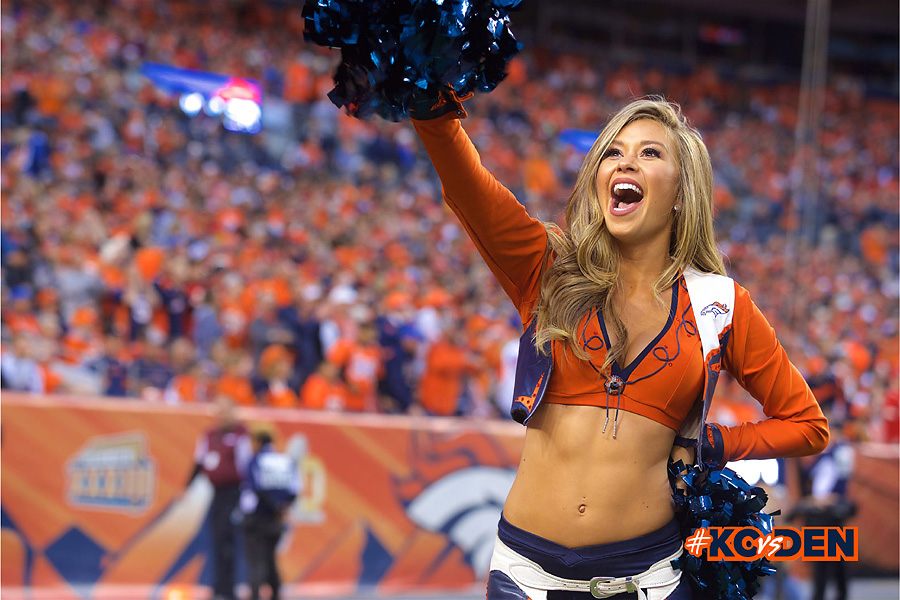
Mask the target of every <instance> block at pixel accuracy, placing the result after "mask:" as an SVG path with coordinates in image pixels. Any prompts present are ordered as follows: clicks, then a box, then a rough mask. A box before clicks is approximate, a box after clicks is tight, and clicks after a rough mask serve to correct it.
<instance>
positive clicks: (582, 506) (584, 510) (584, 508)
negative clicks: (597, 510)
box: [578, 504, 587, 514]
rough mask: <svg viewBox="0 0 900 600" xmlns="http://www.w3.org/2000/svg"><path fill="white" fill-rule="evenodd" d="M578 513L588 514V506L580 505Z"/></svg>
mask: <svg viewBox="0 0 900 600" xmlns="http://www.w3.org/2000/svg"><path fill="white" fill-rule="evenodd" d="M578 512H579V513H581V514H584V513H585V512H587V505H586V504H579V505H578Z"/></svg>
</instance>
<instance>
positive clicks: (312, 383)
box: [300, 361, 348, 411]
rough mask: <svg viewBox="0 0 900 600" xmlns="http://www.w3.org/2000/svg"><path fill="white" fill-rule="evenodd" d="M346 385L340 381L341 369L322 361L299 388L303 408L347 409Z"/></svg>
mask: <svg viewBox="0 0 900 600" xmlns="http://www.w3.org/2000/svg"><path fill="white" fill-rule="evenodd" d="M347 396H348V392H347V386H346V385H345V384H344V382H343V381H341V369H340V367H338V366H337V365H336V364H334V363H332V362H329V361H324V362H323V363H322V364H320V365H319V368H318V370H317V371H316V372H315V373H313V374H312V375H310V376H309V377H307V379H306V382H305V383H304V384H303V389H301V390H300V401H301V406H303V408H312V409H316V410H334V411H342V410H347V400H348V397H347Z"/></svg>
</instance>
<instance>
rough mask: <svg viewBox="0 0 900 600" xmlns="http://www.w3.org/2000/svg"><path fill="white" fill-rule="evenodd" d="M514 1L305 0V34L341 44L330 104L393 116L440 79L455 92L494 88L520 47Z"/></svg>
mask: <svg viewBox="0 0 900 600" xmlns="http://www.w3.org/2000/svg"><path fill="white" fill-rule="evenodd" d="M520 2H521V0H307V1H306V5H305V6H304V7H303V17H304V21H305V31H304V38H305V39H306V40H307V41H309V42H312V43H314V44H318V45H320V46H330V47H335V48H340V49H341V65H340V66H339V67H338V69H337V72H336V73H335V75H334V82H335V86H334V89H333V90H331V92H330V93H329V94H328V97H329V99H331V101H332V102H333V103H334V104H335V105H336V106H338V107H343V108H345V109H346V110H347V112H348V113H349V114H350V115H352V116H354V117H357V118H360V119H366V118H369V117H371V116H372V115H379V116H381V117H383V118H385V119H388V120H391V121H399V120H401V119H405V118H407V117H409V109H410V107H411V106H413V105H414V104H417V105H422V104H423V100H424V101H425V102H426V103H427V102H428V101H432V102H433V103H434V102H437V101H438V98H439V94H440V89H441V86H442V85H451V86H453V89H454V90H456V92H457V94H458V95H459V96H465V95H466V94H468V93H469V92H476V91H478V92H490V91H491V90H493V89H494V88H495V87H497V84H498V83H500V81H502V80H503V78H504V77H505V76H506V65H507V64H508V63H509V61H510V59H511V58H512V57H513V56H514V55H515V54H516V53H517V52H518V51H519V50H520V49H521V48H522V44H521V43H520V42H518V41H516V39H515V37H513V34H512V32H511V31H510V30H509V14H508V13H509V11H510V10H512V9H515V8H516V7H517V6H518V5H519V3H520ZM414 94H415V100H414V99H413V95H414Z"/></svg>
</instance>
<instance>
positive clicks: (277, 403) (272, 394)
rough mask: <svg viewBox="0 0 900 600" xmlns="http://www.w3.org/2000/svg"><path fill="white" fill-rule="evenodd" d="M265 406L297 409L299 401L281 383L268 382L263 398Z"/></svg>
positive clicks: (293, 393)
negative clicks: (267, 388)
mask: <svg viewBox="0 0 900 600" xmlns="http://www.w3.org/2000/svg"><path fill="white" fill-rule="evenodd" d="M264 402H265V404H266V406H274V407H276V408H297V406H298V405H299V403H300V399H299V398H298V397H297V394H296V393H295V392H294V390H292V389H291V388H289V387H288V386H287V385H286V384H285V383H284V382H283V381H270V382H269V390H268V391H267V392H266V395H265V397H264Z"/></svg>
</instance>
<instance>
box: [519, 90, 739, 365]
mask: <svg viewBox="0 0 900 600" xmlns="http://www.w3.org/2000/svg"><path fill="white" fill-rule="evenodd" d="M640 119H650V120H652V121H656V122H658V123H660V124H661V125H663V126H664V127H665V128H666V130H667V131H668V133H669V136H670V139H672V140H673V142H674V144H675V147H676V148H677V156H678V163H679V179H678V195H677V199H676V204H677V205H678V207H679V208H678V211H677V212H676V213H675V217H674V224H673V227H672V237H671V241H670V243H669V257H670V259H671V264H670V265H669V266H668V267H667V268H666V270H665V271H663V273H662V274H661V275H660V276H659V278H658V279H657V280H656V282H655V283H654V285H653V294H654V296H655V297H656V299H657V300H658V301H659V302H661V303H663V300H662V296H661V292H662V291H663V290H665V289H667V288H668V287H669V286H671V285H673V284H674V283H675V282H676V280H677V279H678V276H679V273H680V272H681V271H682V270H683V269H686V268H688V267H694V268H695V269H697V270H698V271H700V272H704V273H718V274H721V275H724V274H725V265H724V264H723V262H722V255H721V253H720V252H719V249H718V248H717V246H716V240H715V234H714V232H713V202H712V194H713V176H712V164H711V162H710V159H709V152H708V151H707V149H706V145H705V144H704V143H703V139H702V138H701V136H700V133H699V132H698V131H697V130H696V129H694V128H693V127H691V125H690V124H689V123H688V121H687V119H686V118H685V117H684V115H682V113H681V108H680V107H679V106H678V105H677V104H674V103H672V102H667V101H666V100H665V99H663V98H662V97H657V96H651V97H647V98H643V99H640V100H635V101H633V102H631V103H630V104H628V105H627V106H625V107H624V108H622V109H621V110H620V111H619V112H618V113H616V114H615V115H614V116H613V117H612V118H611V119H610V121H609V122H608V123H607V125H606V127H604V129H603V131H602V132H601V133H600V136H599V137H598V138H597V141H595V142H594V145H593V147H592V148H591V150H590V152H588V154H587V156H586V157H585V159H584V162H583V163H582V165H581V170H580V171H579V173H578V179H577V180H576V182H575V189H574V190H573V191H572V195H571V196H570V197H569V200H568V202H567V204H566V211H565V219H566V230H565V231H563V230H561V229H560V228H559V226H558V225H556V224H555V223H545V224H544V225H545V227H546V228H547V238H548V251H549V253H550V254H551V255H552V256H553V261H552V264H550V265H549V266H548V267H547V268H546V269H545V270H544V274H543V279H542V281H541V292H540V298H539V300H538V303H537V306H536V308H535V311H536V318H537V327H536V335H535V345H536V346H537V347H538V348H539V349H540V350H541V352H543V353H545V354H546V353H548V352H549V348H548V346H549V342H553V341H556V340H559V341H562V342H566V343H568V345H569V347H570V348H571V350H572V351H573V352H574V354H575V355H576V356H578V357H580V358H585V359H586V358H588V355H587V352H585V350H584V349H583V348H582V347H581V346H580V345H579V344H578V343H576V341H577V340H578V339H579V337H580V336H579V333H578V326H579V324H580V322H581V320H582V319H583V318H584V316H585V315H586V314H587V313H588V312H589V311H591V310H592V309H594V308H596V307H600V308H602V310H603V317H604V320H605V322H606V324H607V326H608V327H609V328H610V329H611V330H612V331H613V332H614V333H615V337H616V343H615V344H613V346H612V348H610V349H609V350H608V351H607V354H606V360H605V361H604V363H603V370H604V371H605V372H608V370H609V368H610V366H611V365H612V363H613V361H617V360H619V359H622V358H624V354H625V350H626V348H627V341H628V332H627V331H626V328H625V326H624V324H623V323H622V320H621V319H620V318H619V315H618V313H617V311H616V307H615V305H614V304H613V301H612V300H613V291H614V290H615V288H616V285H617V282H618V279H619V250H618V246H617V243H616V240H615V239H614V238H613V236H612V235H611V234H610V233H609V229H608V228H607V225H606V222H605V221H604V218H603V210H602V202H606V199H601V198H600V194H599V191H598V189H597V174H598V171H599V168H600V161H601V160H602V159H603V156H604V154H605V153H606V150H607V148H609V145H610V143H611V142H612V141H613V140H614V139H615V138H616V137H617V136H618V135H619V132H620V131H622V129H623V128H624V127H625V126H627V125H628V124H629V123H633V122H634V121H638V120H640ZM663 304H664V303H663ZM545 344H546V345H545ZM619 364H621V360H619Z"/></svg>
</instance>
